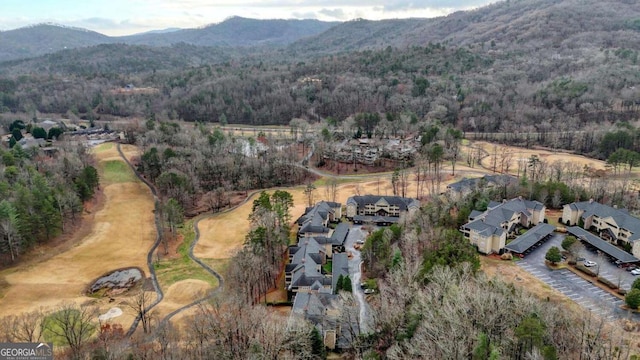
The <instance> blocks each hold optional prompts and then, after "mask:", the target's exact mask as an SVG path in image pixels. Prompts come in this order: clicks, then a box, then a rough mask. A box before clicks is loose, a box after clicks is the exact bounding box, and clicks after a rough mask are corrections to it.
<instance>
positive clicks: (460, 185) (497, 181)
mask: <svg viewBox="0 0 640 360" xmlns="http://www.w3.org/2000/svg"><path fill="white" fill-rule="evenodd" d="M517 182H518V178H516V177H515V176H511V175H501V174H496V175H484V176H483V177H479V178H471V179H467V178H463V179H462V180H460V181H457V182H454V183H451V184H449V185H448V186H447V188H448V189H452V190H454V191H457V192H460V191H463V190H467V189H468V190H471V189H474V188H477V187H479V186H481V185H482V184H483V183H484V184H485V185H490V186H491V185H493V186H495V185H509V184H513V183H517Z"/></svg>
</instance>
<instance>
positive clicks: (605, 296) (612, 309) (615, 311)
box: [517, 234, 640, 321]
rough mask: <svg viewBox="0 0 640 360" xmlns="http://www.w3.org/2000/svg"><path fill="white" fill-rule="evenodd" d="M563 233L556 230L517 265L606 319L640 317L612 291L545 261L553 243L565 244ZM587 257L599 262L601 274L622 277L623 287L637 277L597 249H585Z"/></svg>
mask: <svg viewBox="0 0 640 360" xmlns="http://www.w3.org/2000/svg"><path fill="white" fill-rule="evenodd" d="M564 236H565V235H563V234H554V235H553V236H552V238H551V239H549V240H548V241H547V242H546V243H544V244H543V245H541V246H539V247H538V248H537V249H535V250H533V251H532V252H531V253H529V254H528V255H526V256H525V257H524V258H523V259H522V260H519V261H517V264H518V266H520V267H521V268H523V269H524V270H526V271H527V272H529V273H530V274H532V275H533V276H535V277H537V278H538V279H540V280H541V281H542V282H544V283H546V284H547V285H549V286H550V287H552V288H554V289H555V290H557V291H559V292H560V293H562V294H564V295H565V296H567V297H568V298H569V299H571V300H573V301H575V302H576V303H577V304H579V305H581V306H582V307H583V308H585V309H586V310H588V311H590V312H591V313H593V314H596V315H598V316H601V317H602V318H604V319H607V320H616V319H622V318H633V319H634V320H636V321H637V320H640V315H638V314H632V313H630V312H628V311H625V310H623V309H621V308H620V305H622V304H623V303H624V301H623V300H621V299H619V298H617V297H616V296H614V295H612V294H610V293H609V292H607V291H604V290H602V289H601V288H599V287H598V286H595V285H594V284H592V283H590V282H589V281H587V280H584V279H583V278H581V277H580V276H578V275H576V274H574V273H572V272H571V271H569V270H567V269H561V270H551V269H549V268H548V267H547V265H546V264H545V255H546V253H547V250H549V248H551V247H552V246H557V247H558V248H562V247H561V243H562V240H563V239H564ZM584 257H585V259H586V260H592V261H595V262H597V263H598V267H600V275H601V276H603V277H605V278H606V279H608V280H610V281H612V282H614V283H617V282H618V280H620V283H621V285H622V287H623V288H626V289H628V288H629V287H630V285H631V283H632V282H633V280H635V278H634V276H633V275H631V274H630V273H629V272H627V271H625V270H624V269H620V268H618V267H616V266H615V265H614V264H612V263H610V262H608V261H607V260H606V257H600V256H598V255H597V254H596V253H593V252H591V251H588V250H585V252H584ZM592 269H593V270H594V271H598V268H597V267H593V268H592Z"/></svg>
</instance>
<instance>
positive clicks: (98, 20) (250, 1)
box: [0, 0, 495, 35]
mask: <svg viewBox="0 0 640 360" xmlns="http://www.w3.org/2000/svg"><path fill="white" fill-rule="evenodd" d="M494 1H495V0H494ZM494 1H490V0H342V1H341V0H0V30H9V29H15V28H18V27H22V26H26V25H32V24H37V23H43V22H54V23H58V24H62V25H68V26H76V27H82V28H86V29H90V30H94V31H97V32H100V33H103V34H106V35H127V34H133V33H137V32H143V31H148V30H157V29H166V28H171V27H179V28H194V27H200V26H204V25H208V24H212V23H217V22H220V21H222V20H224V19H225V18H228V17H230V16H234V15H237V16H243V17H248V18H256V19H319V20H327V21H345V20H351V19H355V18H365V19H372V20H377V19H388V18H406V17H434V16H442V15H447V14H449V13H451V12H454V11H457V10H468V9H472V8H476V7H479V6H482V5H486V4H489V3H491V2H494Z"/></svg>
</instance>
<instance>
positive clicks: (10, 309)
mask: <svg viewBox="0 0 640 360" xmlns="http://www.w3.org/2000/svg"><path fill="white" fill-rule="evenodd" d="M97 150H98V151H96V152H95V155H96V158H97V160H98V164H99V166H98V167H99V171H100V172H101V175H103V171H104V166H103V164H104V163H105V162H106V161H110V160H117V159H120V158H119V156H118V153H117V151H116V148H115V147H114V146H112V145H103V146H101V147H98V148H97ZM127 153H128V154H129V155H132V154H133V153H134V151H133V149H131V148H128V149H127ZM127 171H130V170H129V169H128V168H127ZM101 178H103V176H101ZM107 178H108V177H107ZM101 187H102V189H103V192H104V196H105V200H106V201H105V204H104V206H103V207H102V208H101V209H100V210H98V212H97V213H95V214H94V221H93V224H92V225H91V231H90V233H89V235H88V236H86V237H84V238H83V239H81V240H78V241H77V243H78V244H77V245H76V246H75V247H73V248H71V249H69V250H68V251H65V252H63V253H61V254H58V255H56V256H53V257H51V258H50V259H47V260H46V261H44V262H42V263H39V264H31V265H26V266H18V267H16V268H11V269H8V270H5V271H3V272H2V273H0V277H4V278H5V279H6V281H7V283H8V284H9V286H8V288H7V289H6V292H5V295H4V297H3V298H2V299H0V316H4V315H8V314H17V313H21V312H25V311H30V310H33V309H36V308H39V307H53V306H56V305H58V304H59V303H61V302H63V301H70V302H76V303H96V302H97V303H98V304H101V303H102V301H96V299H93V298H90V297H87V296H85V295H84V290H85V289H86V287H87V286H88V285H90V283H91V282H92V281H93V280H94V279H96V278H97V277H99V276H101V275H102V274H104V273H106V272H108V271H110V270H113V269H117V268H123V267H139V268H141V269H147V264H146V254H147V252H148V250H149V248H150V246H151V244H152V243H153V241H154V239H155V230H154V226H153V198H152V196H151V193H150V192H149V190H148V189H147V188H146V186H144V185H143V184H142V183H140V182H139V181H135V182H120V183H112V184H110V183H102V184H101ZM147 275H148V274H147ZM105 306H106V302H105ZM112 306H113V304H109V305H108V306H107V307H106V308H107V309H108V308H109V307H112ZM118 320H120V318H118Z"/></svg>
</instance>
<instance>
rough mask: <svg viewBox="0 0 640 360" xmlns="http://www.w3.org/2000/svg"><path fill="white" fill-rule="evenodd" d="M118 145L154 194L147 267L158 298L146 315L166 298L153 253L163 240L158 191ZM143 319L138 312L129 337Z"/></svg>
mask: <svg viewBox="0 0 640 360" xmlns="http://www.w3.org/2000/svg"><path fill="white" fill-rule="evenodd" d="M116 146H117V149H118V153H119V154H120V157H122V160H124V162H125V163H127V165H129V167H130V168H131V170H132V171H133V173H134V174H135V175H136V177H137V178H138V179H139V180H140V181H142V182H143V183H144V184H145V185H146V186H147V187H148V188H149V190H151V193H152V194H153V203H154V208H153V209H154V211H153V213H154V214H155V215H154V216H153V217H154V222H155V224H156V241H155V242H154V243H153V245H152V246H151V249H149V252H148V253H147V267H148V268H149V278H150V279H151V284H152V285H153V289H154V290H155V292H156V295H157V296H156V299H155V300H154V301H153V302H152V303H151V304H149V306H147V308H146V309H144V314H143V315H146V313H148V312H149V311H151V309H153V308H154V307H155V306H156V305H158V304H159V303H160V302H161V301H162V299H164V293H163V292H162V289H161V288H160V283H159V282H158V278H157V276H156V269H155V268H154V267H153V253H154V252H155V251H156V249H157V248H158V246H160V241H161V240H162V238H161V237H160V233H161V231H162V228H161V225H160V219H158V214H159V213H160V212H159V211H158V206H159V202H158V193H157V191H156V188H155V186H153V184H151V183H150V182H149V181H148V180H147V179H145V178H144V177H143V176H142V175H140V173H139V172H138V170H137V169H136V167H135V166H133V164H132V163H131V162H129V159H127V157H126V156H125V155H124V153H123V152H122V148H121V147H120V143H118V144H117V145H116ZM141 320H142V318H141V315H140V314H138V316H136V318H135V320H133V323H132V324H131V327H130V328H129V330H128V331H127V334H126V336H127V337H130V336H131V335H133V333H134V332H135V331H136V329H137V328H138V323H140V321H141Z"/></svg>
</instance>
